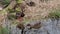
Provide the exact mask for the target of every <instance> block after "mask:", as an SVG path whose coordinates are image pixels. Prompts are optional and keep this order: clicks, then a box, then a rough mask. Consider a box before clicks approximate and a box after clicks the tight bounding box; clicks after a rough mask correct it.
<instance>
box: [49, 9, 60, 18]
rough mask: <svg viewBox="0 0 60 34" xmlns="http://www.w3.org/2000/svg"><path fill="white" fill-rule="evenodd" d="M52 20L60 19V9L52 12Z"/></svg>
mask: <svg viewBox="0 0 60 34" xmlns="http://www.w3.org/2000/svg"><path fill="white" fill-rule="evenodd" d="M49 17H50V18H55V19H57V18H60V9H54V10H52V11H51V13H50V14H49Z"/></svg>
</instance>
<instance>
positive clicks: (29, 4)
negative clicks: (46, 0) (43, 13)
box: [26, 1, 35, 6]
mask: <svg viewBox="0 0 60 34" xmlns="http://www.w3.org/2000/svg"><path fill="white" fill-rule="evenodd" d="M26 4H27V5H28V6H35V3H34V2H32V1H31V2H29V3H26Z"/></svg>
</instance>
